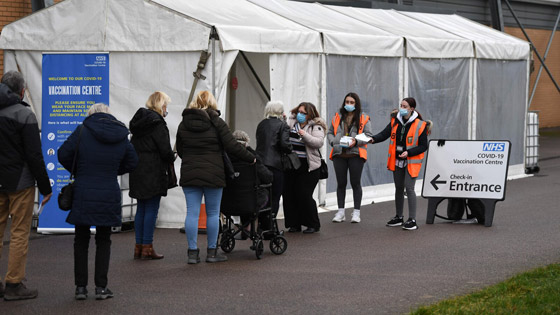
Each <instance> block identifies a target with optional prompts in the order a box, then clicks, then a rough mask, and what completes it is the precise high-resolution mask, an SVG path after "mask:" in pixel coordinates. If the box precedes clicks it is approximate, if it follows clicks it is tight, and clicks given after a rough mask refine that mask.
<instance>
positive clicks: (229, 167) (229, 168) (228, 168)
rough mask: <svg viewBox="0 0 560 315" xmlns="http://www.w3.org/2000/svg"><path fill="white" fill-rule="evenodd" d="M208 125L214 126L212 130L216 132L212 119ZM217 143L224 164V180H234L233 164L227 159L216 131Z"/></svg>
mask: <svg viewBox="0 0 560 315" xmlns="http://www.w3.org/2000/svg"><path fill="white" fill-rule="evenodd" d="M210 123H211V124H212V126H214V128H216V131H218V128H217V127H216V125H214V122H213V121H212V119H210ZM218 141H219V142H220V145H221V146H222V160H223V162H224V174H225V175H226V179H227V178H229V179H234V178H235V168H233V163H231V159H230V158H229V156H228V154H227V153H226V150H225V149H224V144H223V143H222V139H220V132H219V131H218Z"/></svg>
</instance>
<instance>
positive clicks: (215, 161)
mask: <svg viewBox="0 0 560 315" xmlns="http://www.w3.org/2000/svg"><path fill="white" fill-rule="evenodd" d="M219 115H220V114H219V112H218V111H217V105H216V100H215V99H214V96H213V95H212V94H211V93H210V92H209V91H202V92H199V93H198V94H197V96H196V99H195V100H194V101H192V103H191V104H190V105H189V107H188V108H187V109H185V110H184V111H183V121H181V124H179V128H178V130H177V153H178V154H179V157H180V158H181V160H182V162H181V179H180V180H179V183H180V185H181V186H182V187H183V192H184V194H185V199H186V200H187V217H186V219H185V234H186V236H187V242H188V244H189V249H188V256H189V258H188V263H189V264H196V263H199V262H200V258H199V249H198V246H197V236H198V217H199V214H200V204H201V201H202V196H204V202H205V205H206V234H207V238H208V249H207V256H206V262H222V261H226V260H227V257H225V256H223V255H218V254H217V248H216V245H217V241H218V230H219V225H220V219H219V214H220V204H221V201H222V190H223V188H224V187H225V185H226V179H225V173H224V162H223V157H222V153H223V151H224V150H225V151H226V152H227V153H228V154H231V155H233V156H236V157H237V158H239V159H241V160H243V161H245V162H249V163H254V162H255V161H256V160H255V156H254V155H253V154H251V153H249V152H248V151H247V150H246V149H245V147H243V146H242V145H241V144H240V143H238V142H237V141H236V140H235V139H234V138H233V136H232V134H231V131H230V130H229V127H228V126H227V124H226V123H225V121H223V120H222V119H221V118H220V117H219Z"/></svg>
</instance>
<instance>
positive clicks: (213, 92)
mask: <svg viewBox="0 0 560 315" xmlns="http://www.w3.org/2000/svg"><path fill="white" fill-rule="evenodd" d="M212 95H214V97H216V38H215V37H214V36H212Z"/></svg>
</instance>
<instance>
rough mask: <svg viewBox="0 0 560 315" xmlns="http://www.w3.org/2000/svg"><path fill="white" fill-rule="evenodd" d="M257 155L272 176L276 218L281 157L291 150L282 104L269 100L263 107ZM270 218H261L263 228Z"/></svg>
mask: <svg viewBox="0 0 560 315" xmlns="http://www.w3.org/2000/svg"><path fill="white" fill-rule="evenodd" d="M255 151H256V152H257V155H258V156H259V157H260V159H261V160H262V162H263V164H264V165H266V167H268V169H269V170H270V171H271V172H272V174H273V176H274V180H273V181H272V203H271V208H272V216H274V217H275V218H276V214H278V209H279V207H280V197H281V196H282V189H283V187H284V171H283V169H282V160H281V157H282V155H283V154H286V153H290V152H292V145H291V144H290V128H289V127H288V124H286V122H285V121H284V104H283V103H282V102H280V101H270V102H268V103H267V104H266V107H265V108H264V119H263V120H262V121H261V122H260V123H259V125H258V126H257V149H256V150H255ZM268 222H270V219H268V218H263V220H261V223H262V227H263V229H264V230H270V227H269V226H268Z"/></svg>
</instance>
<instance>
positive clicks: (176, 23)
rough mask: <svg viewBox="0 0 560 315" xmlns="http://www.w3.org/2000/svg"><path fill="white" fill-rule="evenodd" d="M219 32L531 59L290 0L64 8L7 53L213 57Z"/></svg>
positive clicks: (429, 29) (398, 18)
mask: <svg viewBox="0 0 560 315" xmlns="http://www.w3.org/2000/svg"><path fill="white" fill-rule="evenodd" d="M212 27H215V28H216V30H217V32H218V35H219V36H220V44H221V45H222V50H223V51H232V50H243V51H248V52H260V53H329V54H339V55H355V56H383V57H400V56H403V55H404V56H406V57H411V58H471V57H476V58H483V59H504V60H522V59H526V58H527V57H528V56H529V54H530V48H529V44H528V43H527V42H525V41H523V40H520V39H517V38H515V37H513V36H509V35H507V34H504V33H501V32H499V31H496V30H493V29H491V28H489V27H486V26H484V25H481V24H478V23H476V22H473V21H470V20H468V19H465V18H463V17H460V16H457V15H442V14H429V13H415V12H397V11H394V10H380V9H364V8H353V7H338V6H326V5H321V4H318V3H303V2H295V1H285V0H249V1H246V0H189V1H174V0H96V1H92V0H67V1H63V2H61V3H58V4H56V5H54V6H51V7H49V8H47V9H45V10H42V11H40V12H37V13H35V14H32V15H30V16H28V17H26V18H23V19H21V20H19V21H17V22H14V23H11V24H9V25H6V26H5V27H4V29H3V30H2V36H1V37H0V47H1V48H3V49H7V50H28V51H32V50H35V51H130V52H134V51H144V52H146V51H153V52H156V51H200V50H205V49H208V39H209V37H210V32H211V28H212ZM321 33H322V38H321ZM404 39H406V51H405V50H404V47H405V45H404ZM473 42H474V43H475V45H474V48H473Z"/></svg>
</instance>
